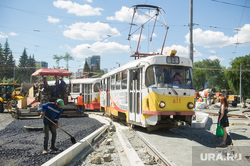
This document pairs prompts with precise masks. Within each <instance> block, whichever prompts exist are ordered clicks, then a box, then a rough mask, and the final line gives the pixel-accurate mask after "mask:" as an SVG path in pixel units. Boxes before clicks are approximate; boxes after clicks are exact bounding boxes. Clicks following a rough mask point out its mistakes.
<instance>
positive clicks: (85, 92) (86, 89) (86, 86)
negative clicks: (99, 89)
mask: <svg viewBox="0 0 250 166" xmlns="http://www.w3.org/2000/svg"><path fill="white" fill-rule="evenodd" d="M87 93H88V85H87V84H84V94H87Z"/></svg>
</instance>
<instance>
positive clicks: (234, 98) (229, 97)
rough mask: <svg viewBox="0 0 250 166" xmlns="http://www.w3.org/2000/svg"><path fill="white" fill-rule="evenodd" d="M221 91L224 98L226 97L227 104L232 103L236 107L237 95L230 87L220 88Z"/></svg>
mask: <svg viewBox="0 0 250 166" xmlns="http://www.w3.org/2000/svg"><path fill="white" fill-rule="evenodd" d="M221 93H222V94H223V96H224V97H225V98H227V101H228V104H232V106H233V107H237V103H238V96H237V95H233V91H232V90H231V89H221Z"/></svg>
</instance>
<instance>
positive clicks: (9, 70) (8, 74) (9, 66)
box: [6, 53, 15, 78]
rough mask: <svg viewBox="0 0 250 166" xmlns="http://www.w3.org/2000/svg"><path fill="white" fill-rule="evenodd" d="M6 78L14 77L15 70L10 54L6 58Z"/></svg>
mask: <svg viewBox="0 0 250 166" xmlns="http://www.w3.org/2000/svg"><path fill="white" fill-rule="evenodd" d="M6 67H7V70H6V77H7V78H13V77H14V70H15V61H14V57H13V55H12V53H11V54H10V55H9V56H8V57H7V61H6Z"/></svg>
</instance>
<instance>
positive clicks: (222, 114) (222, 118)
mask: <svg viewBox="0 0 250 166" xmlns="http://www.w3.org/2000/svg"><path fill="white" fill-rule="evenodd" d="M220 103H221V106H220V111H219V118H218V124H220V125H221V127H222V129H223V131H224V136H223V141H222V142H221V144H220V145H219V146H226V141H227V130H226V127H228V126H229V122H228V117H227V113H228V102H227V98H225V97H224V96H223V97H222V98H221V99H220Z"/></svg>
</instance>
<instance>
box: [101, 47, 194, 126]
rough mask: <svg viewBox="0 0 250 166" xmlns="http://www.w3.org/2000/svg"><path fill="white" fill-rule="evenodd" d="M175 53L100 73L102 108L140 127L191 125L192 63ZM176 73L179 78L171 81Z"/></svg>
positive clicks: (140, 60)
mask: <svg viewBox="0 0 250 166" xmlns="http://www.w3.org/2000/svg"><path fill="white" fill-rule="evenodd" d="M175 53H176V51H175V50H174V51H172V53H171V56H166V55H154V56H148V57H145V58H140V59H137V60H134V61H132V62H129V63H128V64H126V65H124V66H121V67H119V68H117V69H116V70H114V71H112V72H109V73H107V74H105V75H103V76H102V78H101V95H100V106H101V110H103V111H105V112H107V113H109V114H110V115H115V116H118V117H121V118H126V121H127V122H128V123H131V124H135V125H140V126H143V127H150V126H155V125H157V124H164V123H167V122H169V121H171V122H173V121H175V122H176V121H184V122H186V123H188V124H191V121H192V116H193V115H194V114H195V113H194V111H193V106H194V104H193V103H194V95H195V90H194V89H193V83H192V62H191V60H190V59H189V58H184V57H178V56H175ZM177 73H178V75H179V77H178V78H179V81H174V80H173V77H174V76H175V75H176V74H177Z"/></svg>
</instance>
